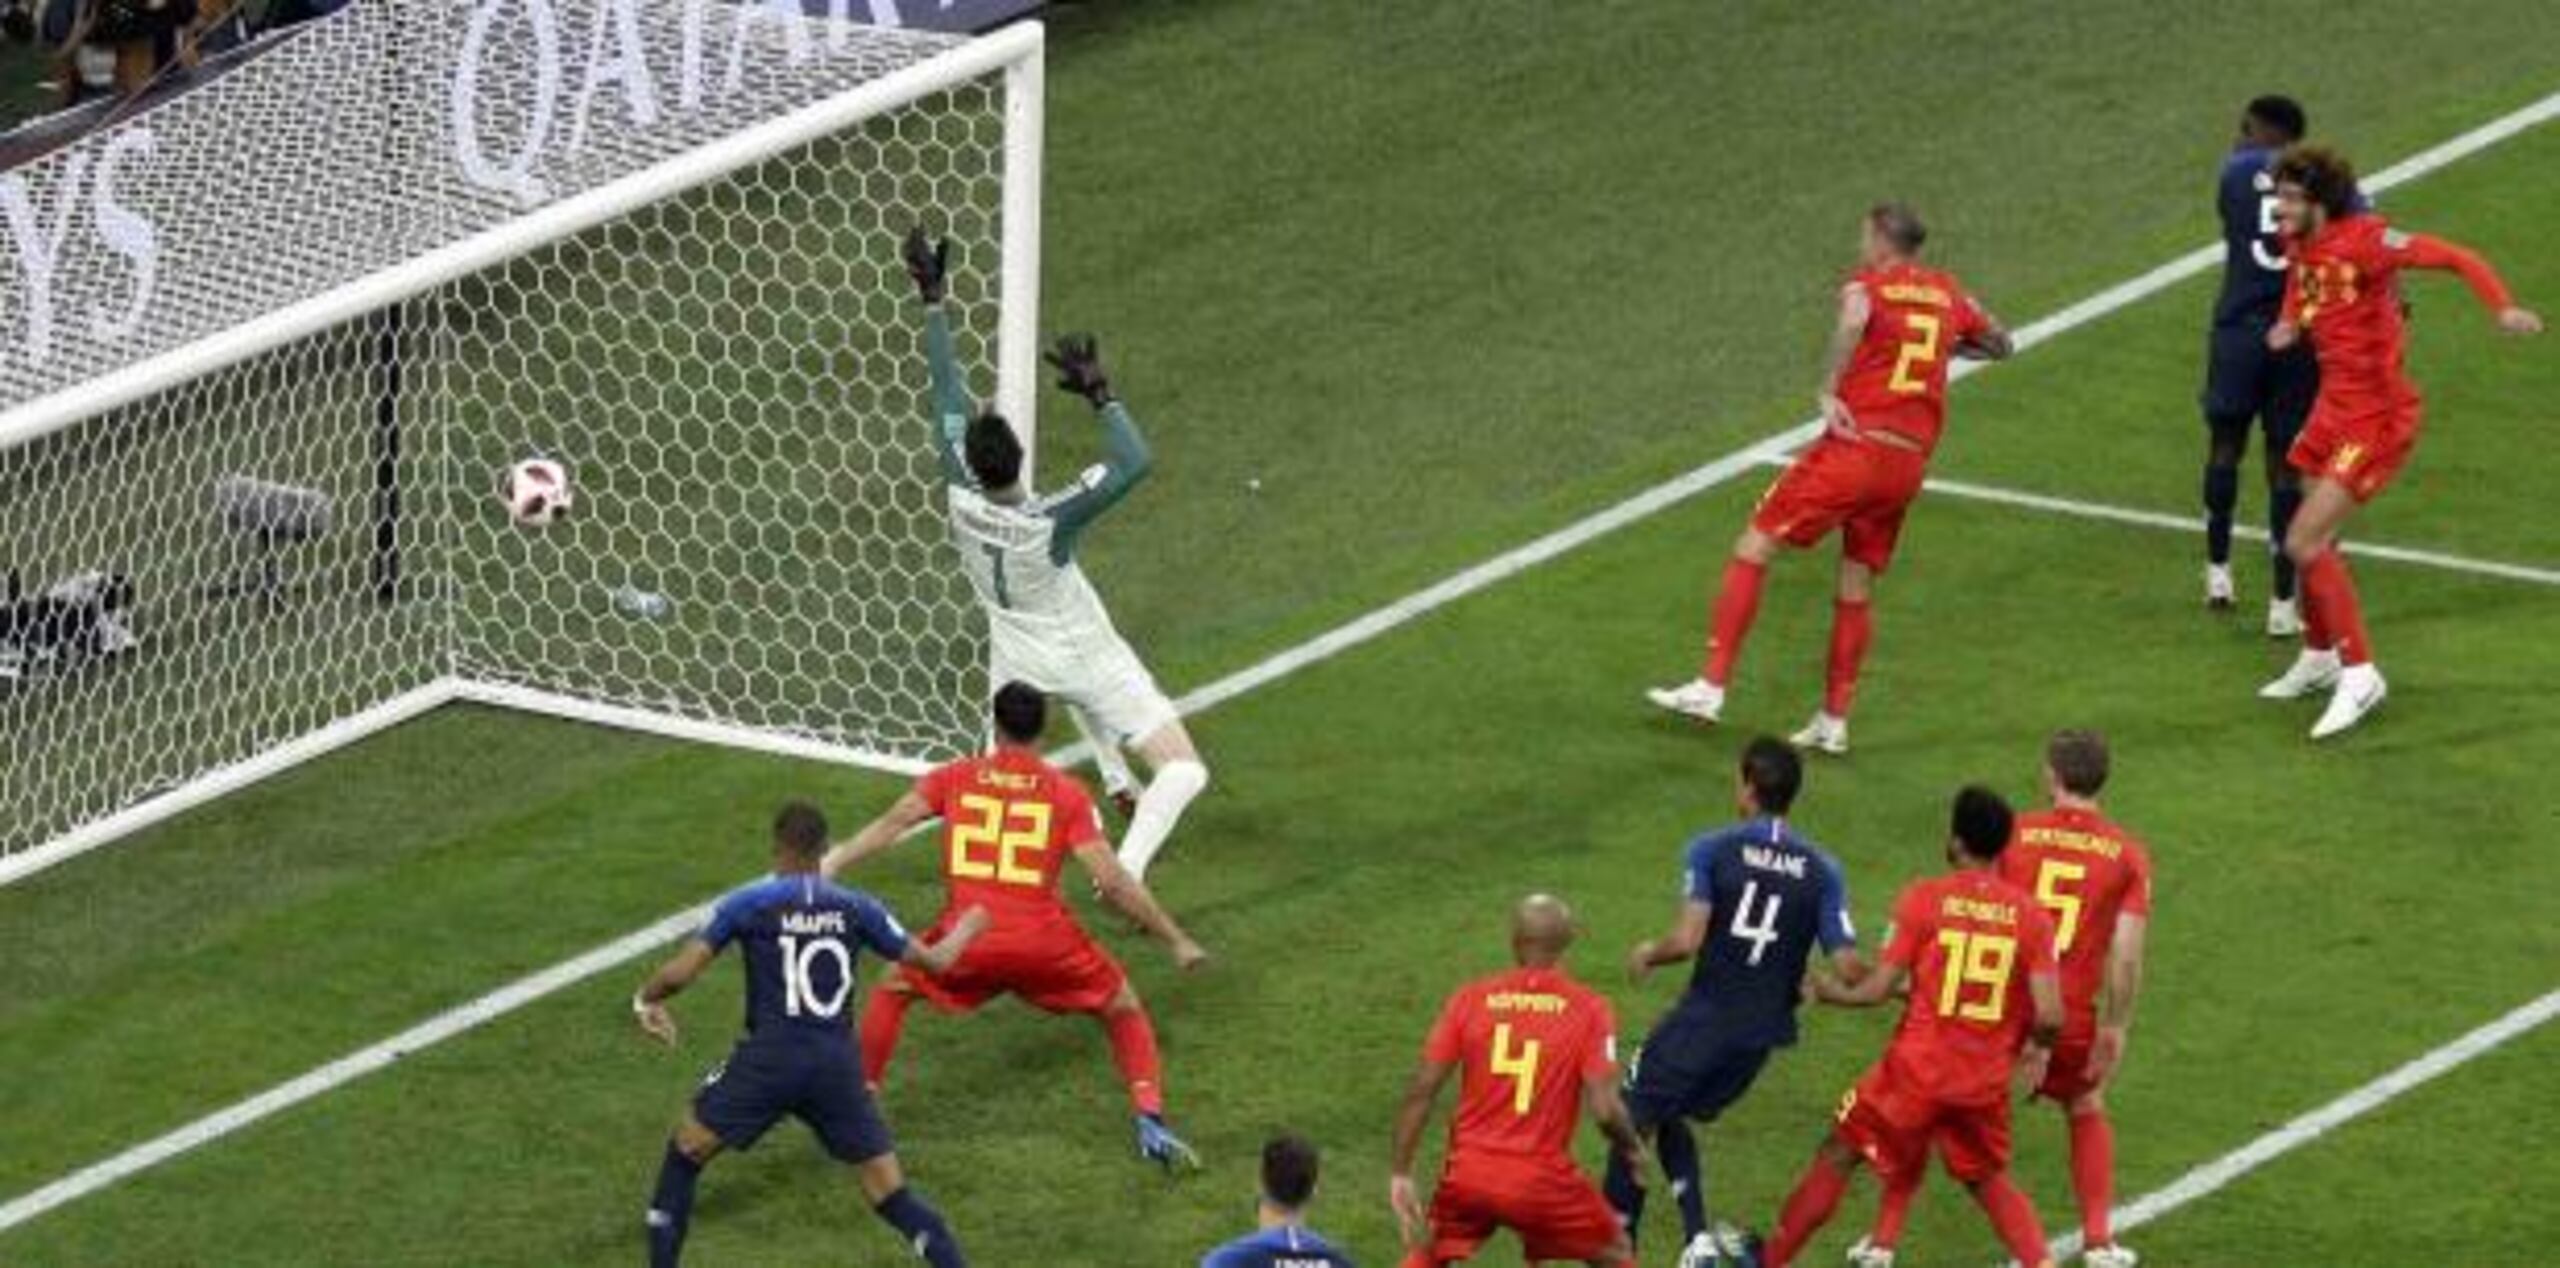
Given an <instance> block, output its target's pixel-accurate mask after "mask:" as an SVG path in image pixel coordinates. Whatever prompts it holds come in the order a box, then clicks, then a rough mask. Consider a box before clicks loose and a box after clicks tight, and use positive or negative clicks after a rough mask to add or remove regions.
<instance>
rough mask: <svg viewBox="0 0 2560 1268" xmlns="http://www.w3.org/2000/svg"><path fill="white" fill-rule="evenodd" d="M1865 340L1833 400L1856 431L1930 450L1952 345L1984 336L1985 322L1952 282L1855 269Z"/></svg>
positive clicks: (1919, 273) (1917, 269) (1908, 270)
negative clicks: (1863, 304)
mask: <svg viewBox="0 0 2560 1268" xmlns="http://www.w3.org/2000/svg"><path fill="white" fill-rule="evenodd" d="M1849 287H1850V288H1851V289H1855V290H1863V291H1865V292H1866V296H1867V302H1868V305H1869V307H1868V312H1867V329H1866V333H1865V334H1864V335H1863V336H1861V337H1860V338H1859V340H1858V346H1857V349H1856V351H1854V352H1852V353H1850V354H1849V364H1848V366H1847V368H1846V369H1844V370H1842V371H1841V374H1840V384H1839V388H1838V395H1839V397H1840V400H1841V403H1843V404H1845V405H1847V406H1848V407H1849V413H1850V415H1851V416H1852V417H1854V418H1856V419H1857V421H1858V427H1859V429H1860V430H1863V431H1889V432H1893V433H1895V434H1897V435H1899V436H1902V437H1903V438H1905V439H1907V440H1910V441H1912V442H1914V443H1916V444H1918V445H1919V446H1920V447H1921V448H1922V449H1923V450H1927V449H1933V448H1935V447H1936V446H1937V443H1938V434H1939V433H1940V432H1941V431H1943V430H1945V428H1946V420H1947V367H1948V365H1949V364H1950V363H1951V362H1952V361H1953V360H1954V358H1955V350H1956V345H1958V344H1960V343H1962V342H1964V341H1965V340H1967V339H1970V338H1973V337H1974V336H1977V335H1981V334H1984V333H1987V332H1988V331H1989V330H1990V328H1991V318H1990V317H1989V316H1987V315H1986V314H1984V313H1983V311H1982V308H1981V306H1980V305H1977V304H1975V303H1974V302H1973V297H1972V296H1969V295H1967V294H1965V293H1964V288H1963V287H1962V286H1960V285H1958V284H1957V282H1956V279H1955V277H1954V275H1953V274H1949V273H1941V272H1939V271H1938V270H1936V269H1930V268H1922V267H1921V266H1919V265H1917V264H1896V265H1892V266H1890V267H1887V268H1881V269H1860V270H1858V272H1857V273H1856V275H1854V276H1852V277H1851V278H1850V279H1849Z"/></svg>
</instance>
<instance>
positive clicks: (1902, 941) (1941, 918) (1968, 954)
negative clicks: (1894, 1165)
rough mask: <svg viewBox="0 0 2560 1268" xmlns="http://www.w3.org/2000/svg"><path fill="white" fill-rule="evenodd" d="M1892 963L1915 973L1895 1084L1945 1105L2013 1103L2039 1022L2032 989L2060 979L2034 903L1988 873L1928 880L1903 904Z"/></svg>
mask: <svg viewBox="0 0 2560 1268" xmlns="http://www.w3.org/2000/svg"><path fill="white" fill-rule="evenodd" d="M1884 959H1885V963H1887V964H1898V965H1901V966H1903V967H1904V968H1905V969H1907V970H1908V971H1909V972H1910V974H1911V998H1910V999H1909V1000H1908V1001H1907V1002H1905V1003H1904V1005H1903V1009H1902V1022H1901V1025H1900V1026H1899V1027H1898V1028H1896V1029H1895V1031H1894V1035H1893V1044H1892V1046H1891V1047H1889V1048H1887V1049H1886V1050H1885V1055H1884V1068H1885V1071H1886V1072H1887V1074H1888V1075H1889V1076H1890V1078H1891V1080H1892V1082H1893V1083H1894V1084H1895V1085H1896V1086H1897V1087H1898V1088H1900V1089H1902V1090H1903V1091H1905V1092H1908V1093H1916V1094H1919V1095H1921V1096H1925V1097H1927V1098H1929V1099H1930V1100H1933V1101H1936V1102H1938V1103H1940V1104H1945V1105H1976V1104H1984V1103H1994V1102H1996V1103H2004V1104H2005V1103H2006V1100H2007V1097H2008V1085H2009V1075H2010V1072H2011V1070H2012V1069H2013V1068H2014V1065H2015V1062H2016V1060H2017V1056H2018V1049H2019V1048H2020V1047H2021V1046H2022V1045H2024V1044H2025V1042H2026V1038H2027V1030H2028V1028H2029V1027H2030V1026H2031V1025H2033V1024H2034V1020H2035V1004H2034V1000H2033V999H2032V997H2031V996H2030V995H2029V994H2028V989H2027V981H2028V979H2029V978H2031V977H2037V976H2044V977H2051V976H2053V975H2054V974H2055V973H2057V972H2058V971H2059V970H2058V966H2057V965H2056V963H2055V961H2054V953H2053V918H2052V917H2050V916H2047V915H2046V914H2045V912H2044V908H2042V907H2040V906H2037V905H2036V900H2035V895H2033V894H2030V893H2028V892H2027V891H2025V890H2023V889H2020V888H2018V887H2017V886H2016V885H2013V884H2010V883H2009V882H2008V881H2006V880H2003V879H2001V878H2000V877H1999V876H1998V875H1997V874H1995V873H1992V872H1989V871H1977V870H1968V871H1960V872H1954V873H1951V874H1949V875H1946V876H1939V877H1934V878H1932V879H1929V880H1925V881H1921V882H1919V883H1917V884H1915V885H1913V886H1911V887H1910V888H1909V889H1906V890H1904V891H1902V897H1901V898H1899V899H1897V900H1896V901H1895V903H1894V908H1893V937H1892V940H1891V941H1889V942H1887V943H1886V944H1885V949H1884Z"/></svg>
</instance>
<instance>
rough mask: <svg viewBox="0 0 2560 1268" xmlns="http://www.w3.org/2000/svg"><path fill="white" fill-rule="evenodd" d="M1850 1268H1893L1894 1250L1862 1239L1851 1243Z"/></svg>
mask: <svg viewBox="0 0 2560 1268" xmlns="http://www.w3.org/2000/svg"><path fill="white" fill-rule="evenodd" d="M1849 1268H1893V1248H1892V1247H1890V1246H1878V1245H1876V1244H1875V1243H1873V1242H1871V1241H1868V1240H1867V1239H1866V1238H1863V1237H1861V1238H1859V1239H1858V1240H1857V1241H1855V1242H1852V1243H1850V1246H1849Z"/></svg>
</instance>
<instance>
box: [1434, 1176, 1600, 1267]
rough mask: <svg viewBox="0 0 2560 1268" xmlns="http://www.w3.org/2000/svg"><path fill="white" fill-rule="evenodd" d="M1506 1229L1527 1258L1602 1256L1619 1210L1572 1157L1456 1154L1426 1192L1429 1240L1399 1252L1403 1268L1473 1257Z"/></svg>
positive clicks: (1584, 1259)
mask: <svg viewBox="0 0 2560 1268" xmlns="http://www.w3.org/2000/svg"><path fill="white" fill-rule="evenodd" d="M1506 1228H1507V1229H1510V1230H1511V1231H1512V1232H1515V1233H1518V1234H1519V1235H1520V1245H1521V1249H1522V1256H1523V1257H1524V1258H1526V1259H1527V1260H1529V1261H1530V1262H1532V1263H1535V1262H1537V1261H1539V1260H1561V1261H1563V1262H1566V1263H1576V1264H1579V1263H1589V1262H1591V1261H1593V1260H1605V1259H1607V1258H1608V1255H1609V1252H1610V1251H1611V1250H1612V1249H1614V1248H1615V1247H1616V1246H1618V1244H1619V1228H1618V1213H1617V1212H1616V1211H1614V1210H1611V1209H1610V1207H1609V1199H1607V1198H1605V1197H1602V1196H1600V1190H1599V1189H1598V1188H1597V1187H1596V1186H1594V1185H1593V1184H1592V1183H1591V1180H1590V1178H1589V1177H1587V1176H1585V1175H1583V1174H1582V1172H1581V1171H1580V1170H1578V1169H1576V1168H1575V1167H1574V1165H1573V1162H1572V1160H1571V1159H1567V1158H1557V1159H1555V1160H1554V1161H1551V1162H1550V1161H1541V1160H1538V1159H1533V1158H1523V1157H1514V1156H1504V1155H1494V1154H1460V1155H1457V1156H1455V1157H1452V1158H1451V1159H1450V1160H1449V1168H1448V1170H1447V1171H1446V1172H1445V1173H1443V1174H1442V1175H1441V1177H1440V1189H1439V1191H1438V1192H1436V1193H1434V1194H1432V1195H1431V1241H1430V1243H1429V1244H1428V1245H1426V1246H1423V1247H1421V1248H1419V1249H1417V1250H1415V1251H1413V1252H1412V1253H1411V1254H1409V1255H1407V1256H1406V1257H1405V1261H1404V1262H1405V1268H1438V1266H1439V1265H1441V1264H1448V1263H1457V1262H1461V1261H1463V1260H1467V1259H1472V1258H1474V1257H1475V1253H1476V1252H1477V1251H1479V1250H1482V1249H1483V1248H1484V1244H1485V1243H1486V1242H1487V1241H1489V1240H1491V1239H1492V1237H1493V1235H1494V1233H1496V1232H1497V1231H1499V1230H1502V1229H1506Z"/></svg>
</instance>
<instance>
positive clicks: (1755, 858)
mask: <svg viewBox="0 0 2560 1268" xmlns="http://www.w3.org/2000/svg"><path fill="white" fill-rule="evenodd" d="M1686 886H1687V892H1688V896H1689V901H1691V902H1694V903H1702V904H1704V905H1705V906H1706V907H1707V908H1708V909H1709V916H1708V922H1707V940H1706V944H1705V945H1704V946H1702V947H1700V948H1699V949H1698V961H1697V965H1696V967H1695V968H1694V969H1693V970H1692V972H1691V974H1690V978H1689V1003H1690V1004H1691V1005H1692V1006H1696V1007H1699V1008H1702V1009H1703V1010H1704V1011H1705V1012H1706V1013H1707V1014H1708V1015H1710V1016H1712V1017H1713V1018H1714V1019H1715V1026H1716V1029H1717V1030H1718V1031H1719V1032H1720V1033H1722V1034H1724V1035H1726V1036H1729V1037H1731V1038H1733V1039H1735V1040H1738V1041H1743V1042H1750V1043H1761V1044H1770V1045H1777V1044H1788V1043H1793V1042H1795V1038H1796V1005H1797V1004H1798V1003H1800V1002H1802V995H1803V983H1804V966H1805V961H1806V960H1807V959H1809V958H1811V956H1812V954H1813V948H1814V947H1815V945H1816V944H1819V945H1820V946H1821V947H1822V949H1823V950H1825V951H1833V952H1837V951H1841V950H1844V949H1847V948H1849V947H1853V946H1855V945H1857V941H1858V935H1857V931H1856V930H1855V929H1854V928H1852V927H1851V926H1850V923H1849V887H1848V884H1847V883H1846V882H1845V881H1844V880H1842V879H1841V875H1840V865H1839V863H1838V862H1836V861H1834V860H1833V859H1832V857H1831V856H1830V855H1829V854H1828V853H1826V852H1824V851H1823V849H1822V848H1821V847H1820V846H1817V845H1815V844H1814V843H1812V842H1811V841H1807V840H1805V839H1804V838H1803V837H1800V836H1797V835H1796V834H1795V832H1794V831H1793V830H1792V829H1790V828H1788V827H1787V823H1786V820H1784V819H1777V818H1760V819H1753V820H1751V821H1749V822H1747V823H1738V824H1735V825H1734V826H1732V827H1729V828H1724V829H1720V830H1718V831H1715V832H1710V833H1708V834H1706V835H1705V836H1702V837H1699V838H1698V839H1697V840H1695V841H1693V842H1691V843H1690V845H1689V856H1688V869H1687V876H1686Z"/></svg>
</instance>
